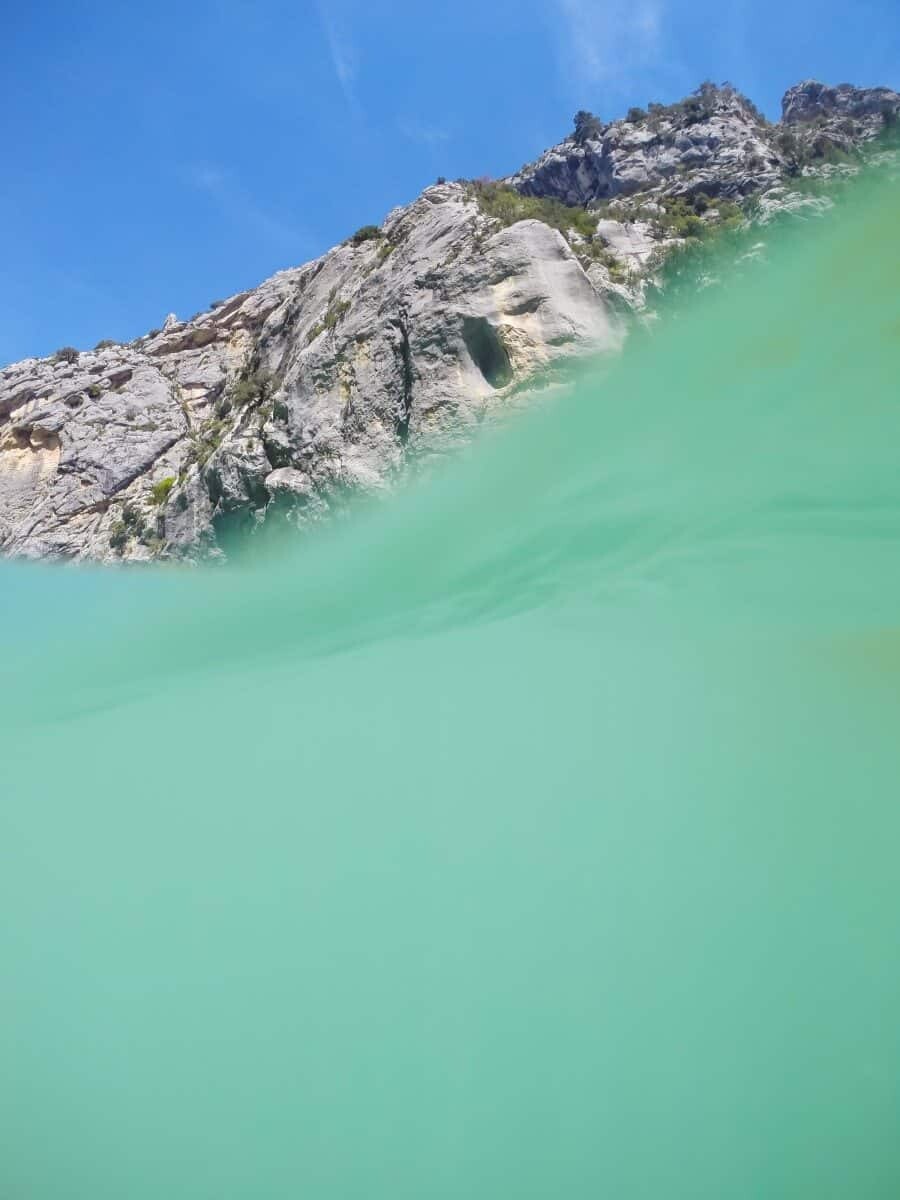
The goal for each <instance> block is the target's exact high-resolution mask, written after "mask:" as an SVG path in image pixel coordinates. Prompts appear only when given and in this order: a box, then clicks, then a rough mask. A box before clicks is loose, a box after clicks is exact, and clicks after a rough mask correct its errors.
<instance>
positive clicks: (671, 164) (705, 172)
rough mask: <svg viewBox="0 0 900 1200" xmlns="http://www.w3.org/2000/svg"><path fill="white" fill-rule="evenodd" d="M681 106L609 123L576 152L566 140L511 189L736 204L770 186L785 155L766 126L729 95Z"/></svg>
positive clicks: (705, 93) (572, 196)
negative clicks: (661, 193) (657, 195)
mask: <svg viewBox="0 0 900 1200" xmlns="http://www.w3.org/2000/svg"><path fill="white" fill-rule="evenodd" d="M701 93H702V94H698V95H695V96H694V97H688V99H687V100H686V101H683V102H682V103H681V105H669V106H667V107H663V106H661V105H659V106H654V107H652V108H651V109H650V111H649V112H647V113H644V114H643V115H642V116H640V117H638V118H636V119H634V120H625V121H614V122H612V124H610V125H606V126H605V127H603V130H602V133H601V134H600V135H599V136H598V137H596V138H591V139H588V140H587V141H585V142H584V144H583V145H578V144H577V143H576V142H575V141H574V140H572V139H569V140H567V141H565V142H561V143H560V144H559V145H557V146H553V147H551V148H550V149H549V150H547V151H546V152H545V153H544V154H543V155H542V156H541V157H540V158H539V159H538V160H537V161H536V162H534V163H531V164H530V165H528V166H526V167H523V168H522V170H521V171H519V172H518V173H517V174H516V175H514V176H512V178H511V180H510V182H511V183H512V184H513V186H514V187H517V188H518V189H519V190H520V191H522V192H523V193H524V194H526V195H533V196H552V197H554V198H555V199H558V200H561V201H562V202H563V203H564V204H593V203H596V202H597V201H598V200H609V199H612V198H614V197H616V196H620V195H624V196H630V195H633V194H635V193H637V192H647V191H651V190H653V189H655V188H660V187H662V188H663V189H665V191H666V192H667V194H673V195H677V194H691V193H693V192H698V191H703V192H705V193H706V194H707V195H709V196H719V195H722V196H731V197H740V196H743V195H748V194H749V193H751V192H753V191H758V190H760V189H761V188H764V187H766V186H767V185H768V184H771V183H775V182H776V181H777V179H778V177H779V173H780V172H781V171H783V170H784V166H785V162H784V159H783V156H782V155H781V154H779V153H778V151H777V150H776V149H775V147H774V145H773V144H772V143H771V141H770V139H769V138H768V136H767V127H766V123H765V121H764V120H763V119H762V118H761V117H760V115H759V113H758V112H757V111H756V109H755V108H754V107H753V105H752V104H750V102H749V101H748V100H746V99H745V97H743V96H741V95H740V93H739V92H736V91H735V90H734V89H733V88H729V87H725V88H706V89H701Z"/></svg>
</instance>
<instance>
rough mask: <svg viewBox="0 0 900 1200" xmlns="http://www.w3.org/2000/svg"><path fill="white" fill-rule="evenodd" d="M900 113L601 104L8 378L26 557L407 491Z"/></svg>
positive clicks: (174, 543)
mask: <svg viewBox="0 0 900 1200" xmlns="http://www.w3.org/2000/svg"><path fill="white" fill-rule="evenodd" d="M898 116H900V96H898V95H897V93H895V92H891V91H889V90H888V89H885V88H874V89H858V88H853V87H850V86H849V85H841V86H839V87H837V88H828V87H825V86H824V85H822V84H819V83H815V82H813V81H808V82H806V83H802V84H800V85H798V86H797V87H795V88H791V89H790V90H789V91H788V92H787V93H786V95H785V97H784V102H783V118H782V121H781V122H779V123H778V124H774V125H773V124H770V123H768V122H767V121H765V120H764V119H763V118H762V117H761V115H760V114H759V113H758V112H757V110H756V109H755V108H754V106H753V105H752V104H751V103H750V102H749V101H748V100H747V99H746V98H745V97H743V96H741V95H740V93H738V92H737V91H736V90H735V89H733V88H731V87H730V86H728V85H723V86H722V87H714V86H712V85H710V84H706V85H703V86H702V87H701V88H699V89H698V91H697V92H696V93H694V94H693V95H692V96H689V97H687V98H686V99H685V100H684V101H682V102H680V103H679V104H676V105H669V106H665V107H664V106H661V105H650V106H649V107H648V109H647V110H646V111H645V110H632V111H631V112H630V113H629V115H628V118H627V119H626V120H622V121H615V122H612V123H611V124H608V125H603V124H602V123H601V122H599V121H598V120H596V118H592V119H591V120H590V121H589V122H586V123H582V126H581V127H580V128H579V129H578V130H577V131H576V134H575V135H574V136H573V137H571V138H569V139H566V140H565V141H564V142H561V143H560V144H559V145H557V146H554V147H552V148H551V149H550V150H548V151H547V152H546V153H545V154H543V155H542V156H541V157H540V158H539V159H538V160H537V161H536V162H535V163H532V164H530V165H528V166H526V167H523V168H522V170H521V171H520V172H518V173H517V174H516V175H515V176H513V177H512V178H510V179H509V180H506V181H503V182H502V183H499V184H496V183H491V182H487V181H482V182H481V183H476V184H473V183H466V182H464V181H459V182H456V183H444V182H440V183H439V184H437V185H436V186H434V187H430V188H428V189H426V191H425V192H423V194H422V195H421V196H420V197H419V198H418V199H417V200H416V201H414V202H413V203H412V204H410V205H409V206H407V207H405V208H400V209H397V210H395V211H394V212H392V213H390V214H389V215H388V217H387V218H386V219H385V221H384V222H383V224H382V225H380V226H377V227H376V226H371V227H366V228H365V229H362V230H359V231H358V232H357V233H356V234H355V235H354V236H353V237H351V238H349V239H348V240H347V241H346V242H345V243H344V244H342V245H341V246H338V247H335V248H334V249H332V250H330V251H329V252H328V253H327V254H325V255H323V256H322V257H321V258H319V259H317V260H316V261H314V262H311V263H308V264H306V265H305V266H301V267H297V268H294V269H291V270H287V271H283V272H281V273H280V274H278V275H275V276H274V277H273V278H271V279H269V280H267V281H266V282H265V283H263V284H262V285H261V286H260V287H258V288H256V289H255V290H253V291H251V292H247V293H244V294H241V295H237V296H234V297H232V298H231V299H229V300H227V301H225V302H224V303H222V304H221V305H219V306H217V307H216V308H214V309H213V310H211V311H209V312H206V313H202V314H198V315H197V316H196V317H194V318H192V319H191V320H190V321H179V320H177V319H176V318H175V317H169V318H168V319H167V320H166V322H165V325H164V327H163V328H162V329H161V330H156V331H153V332H152V333H150V334H147V335H146V336H145V337H142V338H139V339H137V340H136V341H135V342H132V343H131V344H130V345H119V344H115V343H101V344H100V345H99V346H98V347H97V348H96V349H95V350H93V351H82V352H79V351H76V350H74V349H65V350H63V351H60V352H59V353H58V354H57V355H56V356H54V357H53V358H50V359H41V360H39V359H27V360H25V361H24V362H20V363H17V364H14V365H13V366H10V367H7V368H6V369H5V370H3V371H2V372H0V549H2V550H3V551H4V552H5V553H7V554H14V555H21V556H28V557H62V558H92V559H99V560H103V561H116V560H120V559H131V560H141V559H144V560H146V559H151V558H154V557H181V558H195V557H198V556H202V555H205V554H210V553H217V552H218V540H219V536H220V533H221V530H222V528H223V526H225V525H227V524H229V523H233V522H238V523H246V524H248V525H250V526H253V525H255V524H257V523H259V522H261V521H263V520H265V519H266V518H267V517H270V516H271V515H272V514H273V513H274V512H278V513H279V514H282V515H284V516H285V517H286V518H287V519H289V520H294V521H296V522H298V523H302V522H305V521H307V520H310V519H313V518H315V517H317V516H319V515H320V514H322V513H323V512H325V511H327V509H328V507H329V505H330V503H331V502H332V500H333V498H334V497H335V496H336V495H338V494H340V493H341V492H343V490H344V489H346V488H351V489H359V488H363V489H373V488H380V487H384V486H385V485H387V484H388V483H389V482H390V481H391V479H393V478H394V477H395V476H396V474H397V472H398V471H400V470H401V469H402V467H403V465H404V463H405V462H406V461H407V460H408V458H409V456H410V455H411V453H412V452H413V451H415V450H418V451H429V450H435V451H441V450H443V449H445V448H447V447H450V446H452V445H454V444H456V443H458V442H459V441H460V440H461V439H464V438H465V437H466V436H467V435H468V434H469V433H470V431H471V430H472V429H473V428H474V427H476V426H477V425H478V424H479V423H480V422H481V421H482V420H483V419H484V418H485V417H486V416H487V415H488V414H490V413H491V412H493V411H496V410H497V409H499V408H501V407H502V406H505V405H508V404H509V403H510V401H511V399H512V397H513V396H514V395H516V394H517V393H521V391H522V389H523V388H525V387H527V385H528V381H529V379H531V378H532V377H533V376H534V375H535V373H536V372H537V371H538V369H539V368H541V367H543V366H546V365H548V364H550V363H553V362H554V361H556V360H558V359H560V358H561V357H564V356H567V355H571V354H573V353H584V352H585V351H587V350H614V349H616V348H617V347H618V346H619V345H620V344H621V342H622V338H623V337H624V334H625V329H626V322H625V320H624V318H623V314H624V313H625V312H626V311H627V310H628V309H629V308H632V309H634V308H640V307H641V306H642V304H643V303H644V288H645V284H646V281H647V279H648V278H649V277H650V276H651V275H652V274H653V272H654V271H655V270H656V268H657V266H658V265H659V263H660V262H661V261H662V259H663V258H664V257H665V255H666V253H667V251H668V250H669V249H670V248H671V247H672V246H674V245H677V244H679V243H680V242H683V241H684V240H685V239H686V238H697V237H704V236H708V235H709V234H710V233H712V232H714V231H715V230H716V229H717V228H719V227H721V226H723V225H728V224H734V223H738V222H741V221H744V220H746V219H748V215H749V213H750V208H749V203H748V202H750V201H752V202H753V212H754V213H755V214H756V218H757V219H765V218H766V217H767V216H768V215H769V214H771V213H772V212H774V211H778V210H780V209H784V208H802V207H803V205H804V204H807V203H808V202H809V201H808V199H807V198H806V197H804V195H803V194H802V193H801V192H798V190H797V188H796V181H797V180H798V179H800V178H801V177H803V176H804V175H810V174H817V173H818V174H822V173H827V172H828V171H829V170H843V171H852V170H855V169H856V165H857V164H858V162H859V161H860V160H861V157H862V156H864V154H865V150H866V147H867V146H868V145H870V144H871V143H872V140H873V139H874V138H875V137H876V135H877V134H878V133H879V132H880V131H881V130H882V129H883V128H884V127H885V126H886V125H891V124H893V123H895V122H896V121H897V120H898Z"/></svg>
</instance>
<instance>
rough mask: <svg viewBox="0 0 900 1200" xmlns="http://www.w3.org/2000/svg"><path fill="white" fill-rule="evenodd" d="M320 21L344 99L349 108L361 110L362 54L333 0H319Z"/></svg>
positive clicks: (354, 110)
mask: <svg viewBox="0 0 900 1200" xmlns="http://www.w3.org/2000/svg"><path fill="white" fill-rule="evenodd" d="M318 8H319V21H320V22H321V25H322V31H323V32H324V34H325V41H326V44H327V45H328V53H329V54H330V56H331V65H332V67H333V68H334V73H335V76H336V78H337V81H338V84H339V86H340V89H341V91H342V92H343V93H344V99H345V100H346V101H347V104H348V106H349V108H350V109H351V110H352V111H353V112H354V113H358V112H359V103H358V101H357V99H356V88H355V83H356V76H357V73H358V71H359V63H360V55H359V50H358V49H357V47H356V44H355V43H354V42H353V40H352V38H351V37H350V36H349V34H348V33H347V30H346V27H345V25H344V23H343V22H342V21H341V17H340V14H339V13H338V12H337V11H336V10H335V7H334V4H333V3H332V2H331V0H319V5H318Z"/></svg>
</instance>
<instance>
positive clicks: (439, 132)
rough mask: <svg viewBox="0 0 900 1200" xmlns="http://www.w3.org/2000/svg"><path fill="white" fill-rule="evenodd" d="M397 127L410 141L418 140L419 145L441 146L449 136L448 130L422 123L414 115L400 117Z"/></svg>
mask: <svg viewBox="0 0 900 1200" xmlns="http://www.w3.org/2000/svg"><path fill="white" fill-rule="evenodd" d="M397 128H398V129H399V130H400V132H401V133H402V134H403V136H404V137H405V138H408V139H409V141H411V142H418V143H419V145H420V146H431V147H435V146H442V145H443V144H444V142H449V141H450V136H451V135H450V132H449V130H447V129H441V128H440V127H439V126H437V125H426V124H423V123H422V122H421V121H417V120H416V119H415V117H400V118H399V120H398V121H397Z"/></svg>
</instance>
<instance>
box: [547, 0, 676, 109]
mask: <svg viewBox="0 0 900 1200" xmlns="http://www.w3.org/2000/svg"><path fill="white" fill-rule="evenodd" d="M556 8H557V12H558V15H559V17H560V19H561V28H562V58H563V62H562V70H563V73H564V75H565V76H566V78H568V79H569V80H571V82H572V83H573V84H574V85H575V86H576V87H577V88H579V89H580V90H582V91H583V90H585V89H587V88H589V87H594V88H596V87H599V86H604V85H605V86H607V87H609V88H611V89H613V90H617V91H618V90H621V89H622V88H623V86H625V85H627V84H628V82H629V79H633V77H634V75H635V74H636V73H637V72H640V71H646V70H648V69H649V68H652V67H653V66H654V65H656V64H658V63H659V62H660V60H661V57H662V48H663V7H662V3H661V0H556ZM585 99H587V97H585Z"/></svg>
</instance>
